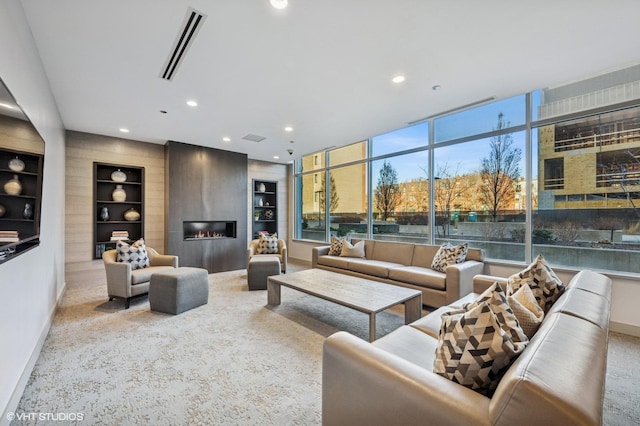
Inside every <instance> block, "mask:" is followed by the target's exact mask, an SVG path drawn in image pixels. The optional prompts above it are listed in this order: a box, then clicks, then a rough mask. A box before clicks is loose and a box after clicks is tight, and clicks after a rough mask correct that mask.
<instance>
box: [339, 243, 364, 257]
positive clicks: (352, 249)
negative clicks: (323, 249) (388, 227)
mask: <svg viewBox="0 0 640 426" xmlns="http://www.w3.org/2000/svg"><path fill="white" fill-rule="evenodd" d="M340 256H342V257H364V241H360V242H357V243H355V244H351V243H350V242H349V241H345V242H344V243H343V244H342V250H341V251H340Z"/></svg>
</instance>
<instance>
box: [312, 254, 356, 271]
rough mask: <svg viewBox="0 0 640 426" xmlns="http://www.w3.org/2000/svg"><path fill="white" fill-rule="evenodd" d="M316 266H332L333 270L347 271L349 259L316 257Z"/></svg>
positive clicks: (325, 256)
mask: <svg viewBox="0 0 640 426" xmlns="http://www.w3.org/2000/svg"><path fill="white" fill-rule="evenodd" d="M318 265H325V266H332V267H334V268H340V269H349V258H348V257H340V256H329V255H324V256H318Z"/></svg>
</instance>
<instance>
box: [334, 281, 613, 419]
mask: <svg viewBox="0 0 640 426" xmlns="http://www.w3.org/2000/svg"><path fill="white" fill-rule="evenodd" d="M496 280H497V281H501V282H502V283H505V282H506V280H504V279H500V278H493V277H487V276H480V277H477V278H475V279H474V292H475V293H472V294H470V295H468V296H466V297H465V298H463V299H462V300H460V301H459V302H458V303H455V304H453V305H452V306H446V307H442V308H440V309H438V310H436V311H435V312H433V313H431V314H429V315H427V316H425V317H423V318H421V319H419V320H417V321H415V322H414V323H412V324H410V325H405V326H402V327H401V328H399V329H397V330H395V331H393V332H391V333H390V334H388V335H386V336H384V337H382V338H381V339H379V340H377V341H374V342H373V343H368V342H365V341H364V340H361V339H359V338H357V337H355V336H353V335H351V334H349V333H346V332H338V333H336V334H334V335H332V336H330V337H329V338H327V340H326V341H325V344H324V349H323V360H322V365H323V370H322V422H323V424H324V425H345V424H349V425H390V424H402V425H423V424H433V425H519V426H522V425H599V424H602V409H603V395H604V382H605V376H606V362H607V344H608V331H609V310H610V302H611V280H610V279H609V278H607V277H605V276H604V275H601V274H598V273H595V272H591V271H582V272H580V273H578V274H577V275H575V276H574V278H573V279H572V280H571V282H570V283H569V284H568V286H567V290H566V291H565V292H564V294H563V295H562V296H560V298H559V299H558V300H557V301H556V302H555V304H554V305H553V306H552V307H551V309H550V310H549V311H548V312H547V314H546V316H545V319H544V321H543V322H542V324H541V326H540V328H539V329H538V331H537V332H536V334H535V335H534V336H533V338H532V339H531V341H530V342H529V344H528V345H527V347H526V348H525V349H524V351H523V352H522V353H521V354H520V355H519V357H518V358H516V359H515V361H514V362H513V363H512V364H511V365H510V366H509V368H508V370H507V371H506V373H505V375H504V376H503V377H502V379H501V381H500V383H499V384H498V387H497V390H496V391H495V393H494V394H493V396H492V397H491V398H488V397H486V396H483V395H481V394H480V393H477V392H475V391H473V390H471V389H469V388H467V387H464V386H462V385H459V384H457V383H455V382H453V381H450V380H448V379H446V378H444V377H442V376H440V375H437V374H435V373H433V372H432V370H433V362H434V357H435V349H436V346H437V343H438V337H437V336H438V332H439V326H440V314H441V313H443V312H445V311H447V310H451V309H453V308H454V307H455V306H461V305H462V303H464V302H468V301H472V300H474V299H475V297H477V296H479V294H480V293H481V292H483V291H484V290H485V289H486V288H488V287H489V285H490V284H491V283H493V282H494V281H496Z"/></svg>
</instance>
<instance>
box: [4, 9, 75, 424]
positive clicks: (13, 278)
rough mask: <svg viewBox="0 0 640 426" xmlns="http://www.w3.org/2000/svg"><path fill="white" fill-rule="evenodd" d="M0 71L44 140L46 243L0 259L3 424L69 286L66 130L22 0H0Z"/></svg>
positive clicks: (43, 238) (43, 228) (43, 229)
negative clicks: (66, 270)
mask: <svg viewBox="0 0 640 426" xmlns="http://www.w3.org/2000/svg"><path fill="white" fill-rule="evenodd" d="M0 52H1V55H2V58H1V59H0V78H2V80H3V81H4V83H5V84H6V85H7V87H8V88H9V90H10V91H11V92H12V93H13V96H14V97H15V98H16V100H17V101H18V103H19V104H20V106H21V107H22V109H23V110H24V111H25V113H26V114H27V116H28V117H29V118H30V119H31V121H32V122H33V124H34V125H35V127H36V129H37V130H38V132H39V133H40V135H41V136H42V137H43V139H44V140H45V160H44V180H43V191H42V193H43V199H42V221H41V236H40V239H41V244H40V246H39V247H37V248H35V249H33V250H30V251H29V252H27V253H25V254H23V255H20V256H18V257H17V258H15V259H13V260H10V261H8V262H6V263H4V264H2V265H0V342H1V343H0V384H1V385H0V412H1V413H2V418H0V424H5V423H6V422H7V416H6V414H7V413H8V412H10V411H13V410H14V409H15V407H16V406H17V404H18V401H19V399H20V396H21V395H22V392H23V390H24V387H25V385H26V380H27V379H28V378H29V374H30V373H31V370H32V367H33V364H34V363H35V360H36V359H37V357H38V354H39V352H40V348H41V346H42V343H43V342H44V339H45V337H46V335H47V332H48V330H49V326H50V324H51V320H52V317H53V314H54V312H55V308H56V304H57V301H58V300H59V299H60V297H61V295H62V292H63V290H64V161H65V160H64V157H65V151H64V129H63V125H62V120H61V119H60V116H59V114H58V110H57V108H56V104H55V101H54V98H53V95H52V93H51V90H50V88H49V84H48V81H47V79H46V77H45V74H44V70H43V67H42V64H41V62H40V58H39V56H38V52H37V50H36V48H35V44H34V42H33V38H32V36H31V31H30V29H29V27H28V23H27V21H26V18H25V16H24V13H23V10H22V5H21V3H20V2H19V1H18V0H2V2H0Z"/></svg>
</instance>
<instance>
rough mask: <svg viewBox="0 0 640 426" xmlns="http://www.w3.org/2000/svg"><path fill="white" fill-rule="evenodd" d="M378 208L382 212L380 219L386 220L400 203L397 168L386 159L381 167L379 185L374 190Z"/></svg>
mask: <svg viewBox="0 0 640 426" xmlns="http://www.w3.org/2000/svg"><path fill="white" fill-rule="evenodd" d="M374 197H375V198H374V199H375V202H376V209H377V210H378V211H379V212H380V220H382V221H386V220H387V219H388V218H389V217H391V216H393V213H394V211H395V209H396V207H397V206H398V204H400V200H401V197H400V186H399V185H398V174H397V172H396V170H395V169H394V168H393V167H392V166H391V164H390V163H387V162H386V161H385V162H384V163H383V164H382V168H380V176H379V177H378V186H376V189H375V190H374Z"/></svg>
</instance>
